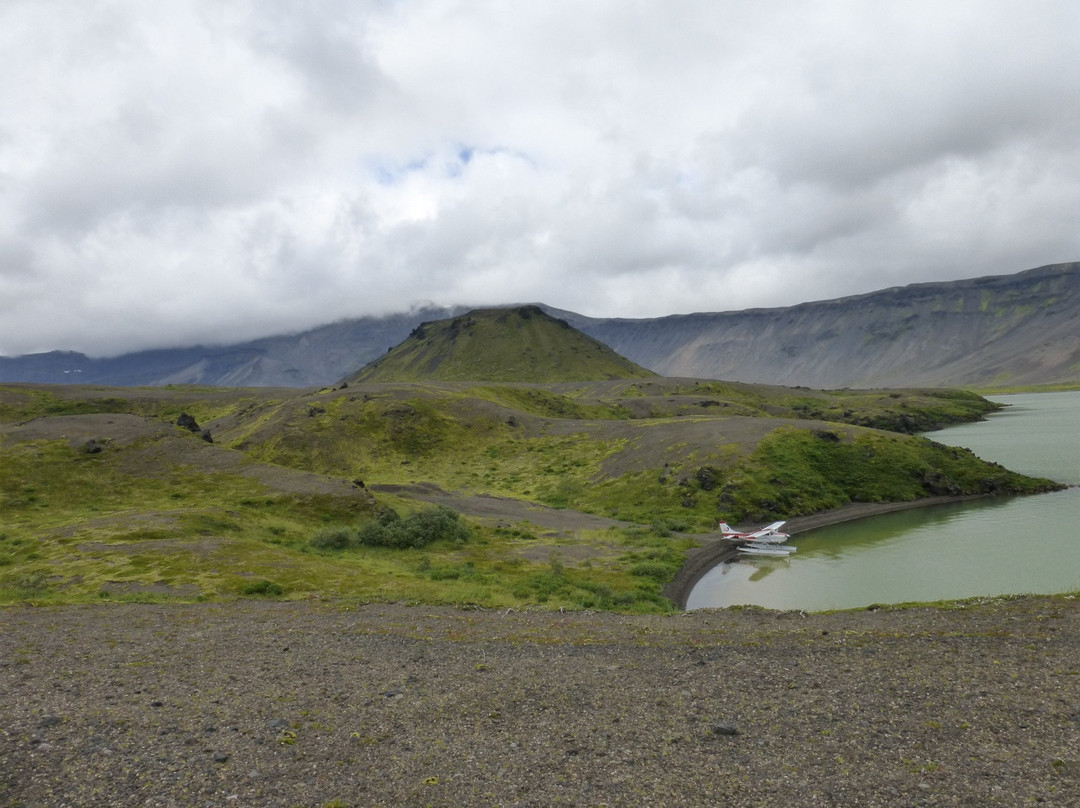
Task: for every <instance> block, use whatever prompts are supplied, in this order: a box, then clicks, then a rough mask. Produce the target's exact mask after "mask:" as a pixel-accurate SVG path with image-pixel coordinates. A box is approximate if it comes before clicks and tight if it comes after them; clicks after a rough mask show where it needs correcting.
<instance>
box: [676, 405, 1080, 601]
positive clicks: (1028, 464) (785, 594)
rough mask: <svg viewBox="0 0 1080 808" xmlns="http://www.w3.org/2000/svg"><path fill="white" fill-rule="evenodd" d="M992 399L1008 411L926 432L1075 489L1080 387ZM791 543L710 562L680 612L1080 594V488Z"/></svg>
mask: <svg viewBox="0 0 1080 808" xmlns="http://www.w3.org/2000/svg"><path fill="white" fill-rule="evenodd" d="M992 398H993V400H994V401H999V402H1001V403H1003V404H1007V405H1009V406H1008V408H1007V409H1005V410H1003V411H1001V412H999V413H995V414H994V415H991V416H990V417H989V419H988V420H986V421H984V422H980V423H976V424H965V425H963V426H959V427H953V428H950V429H946V430H942V431H940V432H934V433H932V434H930V435H929V437H930V438H932V439H933V440H936V441H938V442H939V443H944V444H948V445H951V446H965V447H967V448H969V449H971V450H972V451H974V452H975V453H976V454H977V455H979V456H980V457H982V458H983V459H985V460H992V461H996V462H998V463H1001V464H1002V465H1003V466H1006V467H1007V468H1010V469H1013V470H1014V471H1020V472H1024V473H1026V474H1031V475H1035V476H1040V477H1049V478H1051V479H1054V480H1057V481H1059V482H1063V483H1070V484H1072V485H1077V486H1080V392H1070V393H1037V394H1025V395H1011V396H993V397H992ZM791 543H792V544H795V545H796V546H797V547H798V552H796V553H795V554H794V555H792V556H790V557H788V558H783V559H755V560H737V561H733V562H729V563H725V564H720V565H718V566H717V567H714V568H713V569H712V570H710V571H709V572H708V573H706V575H705V576H704V577H703V578H702V579H701V580H700V581H699V582H698V584H697V585H696V586H695V587H694V590H693V591H692V592H691V594H690V597H689V599H688V602H687V608H690V609H700V608H709V607H724V606H734V605H738V604H753V605H757V606H764V607H766V608H770V609H803V610H806V611H821V610H826V609H848V608H859V607H863V606H869V605H871V604H874V603H882V604H885V603H905V602H910V601H931V600H948V599H955V598H966V597H973V596H978V595H1002V594H1022V593H1036V594H1055V593H1061V592H1080V488H1071V489H1069V490H1066V491H1062V492H1058V493H1052V494H1040V495H1037V496H1030V497H1007V498H991V499H984V500H977V501H975V502H967V503H958V504H951V505H938V506H930V507H924V508H915V509H911V510H907V511H900V512H897V513H892V514H885V515H882V516H875V517H870V518H867V519H861V520H858V521H855V522H848V523H846V524H841V525H834V526H833V527H828V528H822V529H820V530H815V531H809V532H807V533H800V534H798V535H797V536H795V537H794V538H793V539H792V542H791Z"/></svg>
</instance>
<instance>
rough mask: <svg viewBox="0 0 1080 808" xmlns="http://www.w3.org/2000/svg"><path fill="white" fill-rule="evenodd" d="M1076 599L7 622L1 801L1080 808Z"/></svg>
mask: <svg viewBox="0 0 1080 808" xmlns="http://www.w3.org/2000/svg"><path fill="white" fill-rule="evenodd" d="M1078 602H1080V601H1077V600H1071V599H1062V598H1054V599H1050V598H1019V599H1008V600H997V599H995V600H986V601H983V602H979V603H972V604H969V605H967V606H965V607H964V608H956V609H935V608H917V609H907V610H891V609H880V610H877V611H860V612H845V613H836V614H811V615H806V614H802V613H798V612H769V611H763V610H743V611H700V612H693V613H689V614H679V615H671V616H646V617H636V616H633V617H628V616H617V615H610V614H595V613H580V612H575V613H565V614H560V613H552V612H541V611H530V612H513V611H512V612H496V611H466V610H454V609H436V608H431V607H416V606H412V607H410V606H403V605H369V606H362V607H359V608H357V607H348V606H344V605H339V604H332V603H317V602H303V603H274V602H259V601H243V602H238V603H229V604H193V605H147V604H103V605H100V606H73V607H62V608H32V607H17V608H9V609H5V610H2V611H0V805H2V806H50V808H52V807H54V806H204V805H205V806H320V807H322V808H325V806H380V805H394V806H399V805H400V806H413V805H415V806H427V805H432V806H471V805H483V806H487V805H505V806H550V805H575V806H602V805H610V806H616V805H618V806H650V805H656V806H665V808H668V807H669V806H684V805H728V806H834V805H835V806H894V805H895V806H912V805H942V806H952V805H962V806H987V805H1003V806H1019V805H1028V804H1043V805H1050V806H1078V805H1080V607H1078V605H1077V604H1078Z"/></svg>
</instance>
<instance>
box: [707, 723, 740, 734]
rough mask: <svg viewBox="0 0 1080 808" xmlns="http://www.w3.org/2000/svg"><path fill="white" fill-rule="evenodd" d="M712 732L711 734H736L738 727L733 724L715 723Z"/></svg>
mask: <svg viewBox="0 0 1080 808" xmlns="http://www.w3.org/2000/svg"><path fill="white" fill-rule="evenodd" d="M712 733H713V735H738V734H739V728H738V727H736V726H735V725H734V724H715V725H713V728H712Z"/></svg>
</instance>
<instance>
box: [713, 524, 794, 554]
mask: <svg viewBox="0 0 1080 808" xmlns="http://www.w3.org/2000/svg"><path fill="white" fill-rule="evenodd" d="M783 526H784V523H783V522H773V523H772V524H771V525H766V526H765V527H763V528H761V529H760V530H754V531H751V532H749V533H743V532H741V531H738V530H735V529H734V528H732V527H731V525H729V524H728V523H727V522H721V523H720V524H719V528H720V537H721V538H723V539H726V540H727V541H730V542H733V543H734V544H735V549H736V550H738V551H739V552H740V553H742V554H744V555H754V556H775V557H781V556H787V555H791V554H792V553H794V552H795V548H794V547H792V546H791V545H790V544H784V542H785V541H787V540H788V539H790V538H791V536H789V535H788V534H787V533H781V532H780V528H782V527H783Z"/></svg>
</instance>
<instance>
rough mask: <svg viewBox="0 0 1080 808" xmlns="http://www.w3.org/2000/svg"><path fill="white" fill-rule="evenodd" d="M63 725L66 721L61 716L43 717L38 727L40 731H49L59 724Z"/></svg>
mask: <svg viewBox="0 0 1080 808" xmlns="http://www.w3.org/2000/svg"><path fill="white" fill-rule="evenodd" d="M62 723H64V719H63V717H61V716H59V715H43V716H42V717H41V722H40V723H39V724H38V727H39V728H40V729H48V728H49V727H55V726H56V725H57V724H62Z"/></svg>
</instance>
